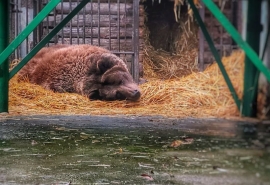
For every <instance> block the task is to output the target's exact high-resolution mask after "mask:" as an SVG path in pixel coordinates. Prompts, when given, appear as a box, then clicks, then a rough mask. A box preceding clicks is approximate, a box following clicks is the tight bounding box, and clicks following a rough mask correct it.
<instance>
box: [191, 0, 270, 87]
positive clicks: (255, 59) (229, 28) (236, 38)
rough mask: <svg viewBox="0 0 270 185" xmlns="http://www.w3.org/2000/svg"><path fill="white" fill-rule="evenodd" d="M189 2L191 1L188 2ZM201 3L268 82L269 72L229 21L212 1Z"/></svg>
mask: <svg viewBox="0 0 270 185" xmlns="http://www.w3.org/2000/svg"><path fill="white" fill-rule="evenodd" d="M189 2H191V1H190V0H189ZM202 2H203V3H204V4H205V6H206V7H207V8H208V9H209V10H210V11H211V12H212V14H213V15H214V16H215V17H216V19H217V20H218V21H219V22H220V24H221V25H222V26H223V27H224V28H225V30H226V31H227V32H228V33H229V34H230V35H231V37H232V38H233V39H234V41H235V42H236V43H237V44H238V45H239V47H241V48H242V49H243V50H244V52H245V53H246V55H247V57H248V58H249V59H250V61H251V62H252V63H253V64H254V65H255V66H256V67H257V68H258V69H259V70H260V71H261V72H262V73H263V74H264V75H265V77H266V79H267V80H268V81H269V82H270V70H269V69H267V67H266V66H265V65H264V64H263V62H262V61H261V60H260V58H259V57H258V55H257V53H256V52H255V51H254V50H253V49H252V48H251V47H250V46H249V45H248V44H247V43H246V42H245V41H244V40H243V39H242V37H241V35H240V34H239V33H238V31H237V30H236V29H235V28H234V26H233V25H232V24H231V23H230V21H229V20H228V19H227V18H226V17H225V16H224V15H223V13H222V12H221V11H220V10H219V8H218V7H217V6H216V4H215V3H214V2H213V1H212V0H202Z"/></svg>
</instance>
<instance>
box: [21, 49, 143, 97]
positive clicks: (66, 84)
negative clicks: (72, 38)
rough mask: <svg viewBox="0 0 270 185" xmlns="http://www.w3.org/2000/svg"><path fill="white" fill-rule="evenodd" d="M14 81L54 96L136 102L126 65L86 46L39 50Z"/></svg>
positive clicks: (136, 91)
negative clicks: (34, 85) (44, 90)
mask: <svg viewBox="0 0 270 185" xmlns="http://www.w3.org/2000/svg"><path fill="white" fill-rule="evenodd" d="M18 79H19V80H24V79H29V82H31V83H34V84H38V85H41V86H42V87H44V88H45V89H50V90H52V91H55V92H70V93H78V94H81V95H84V96H87V97H88V98H89V99H91V100H96V99H99V100H108V101H110V100H131V101H137V100H139V99H140V96H141V92H140V89H139V87H138V85H137V84H136V83H135V82H134V81H133V78H132V76H131V75H130V73H129V71H128V69H127V66H126V64H125V63H124V61H123V60H122V59H120V58H119V57H117V56H116V55H114V54H112V53H111V52H110V51H108V50H106V49H104V48H101V47H97V46H92V45H87V44H82V45H60V44H59V45H55V46H51V47H45V48H43V49H41V50H40V51H39V52H38V53H37V54H36V55H35V56H34V57H33V58H32V59H31V60H30V61H29V62H28V63H27V64H26V65H25V66H24V67H23V68H22V69H21V71H20V72H19V73H18Z"/></svg>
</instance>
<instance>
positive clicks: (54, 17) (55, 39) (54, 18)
mask: <svg viewBox="0 0 270 185" xmlns="http://www.w3.org/2000/svg"><path fill="white" fill-rule="evenodd" d="M55 26H56V8H54V9H53V27H55ZM53 42H54V44H57V43H58V34H57V35H55V36H54V39H53Z"/></svg>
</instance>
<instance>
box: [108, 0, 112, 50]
mask: <svg viewBox="0 0 270 185" xmlns="http://www.w3.org/2000/svg"><path fill="white" fill-rule="evenodd" d="M108 4H109V50H110V51H111V49H112V48H111V44H112V43H111V35H112V32H111V2H110V0H108Z"/></svg>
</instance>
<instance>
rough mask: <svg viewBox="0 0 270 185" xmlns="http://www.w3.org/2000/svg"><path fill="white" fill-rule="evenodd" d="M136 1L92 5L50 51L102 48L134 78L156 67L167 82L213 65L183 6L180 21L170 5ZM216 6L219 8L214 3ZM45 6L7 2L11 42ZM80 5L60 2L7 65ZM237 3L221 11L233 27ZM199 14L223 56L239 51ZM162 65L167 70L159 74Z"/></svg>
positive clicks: (25, 0)
mask: <svg viewBox="0 0 270 185" xmlns="http://www.w3.org/2000/svg"><path fill="white" fill-rule="evenodd" d="M136 2H138V1H135V0H134V1H133V0H91V1H90V2H89V3H88V4H87V5H86V6H85V7H84V8H83V10H81V11H80V12H79V14H78V15H76V16H75V17H74V18H73V19H72V20H71V21H70V22H69V23H68V24H67V25H66V26H65V27H64V28H63V29H62V30H61V31H60V32H58V33H57V34H56V35H55V37H54V38H53V39H52V40H50V42H49V43H48V46H49V45H54V44H57V43H60V44H64V43H69V44H84V43H86V44H92V45H97V46H101V47H104V48H106V49H108V50H111V51H112V52H113V53H115V54H117V55H118V56H120V57H121V58H122V59H124V61H126V62H127V64H128V66H129V68H130V71H131V72H132V74H133V76H137V78H138V76H143V73H145V71H146V70H147V69H144V70H143V62H144V63H147V65H149V66H151V67H152V68H155V72H156V73H158V74H160V75H161V76H164V74H165V76H167V77H173V76H182V75H186V74H189V73H190V72H191V71H195V70H196V69H197V68H198V67H199V68H200V70H204V69H205V67H206V66H208V65H209V64H211V63H212V62H213V57H212V55H211V53H210V50H209V48H208V46H207V44H206V42H205V41H204V37H203V35H202V34H201V33H200V32H199V29H198V26H197V24H196V21H195V20H194V19H193V18H192V17H191V16H190V15H189V12H188V11H189V10H188V4H187V3H186V1H185V2H184V3H183V4H179V5H178V10H180V14H179V17H180V18H179V21H178V22H176V19H175V15H174V4H175V1H173V0H161V1H157V0H154V1H152V0H141V1H140V4H139V5H138V3H136ZM215 2H216V3H217V4H218V3H219V1H218V0H216V1H215ZM47 3H48V0H42V1H36V0H13V1H11V3H10V5H11V8H10V10H11V11H10V19H11V22H10V23H11V24H10V36H11V39H13V38H14V37H15V36H17V35H18V34H19V33H20V32H21V31H22V30H23V29H24V28H25V27H26V25H27V24H29V22H30V21H31V20H32V19H33V17H35V16H36V15H37V14H38V13H39V12H40V11H41V9H42V8H43V7H44V6H45V5H46V4H47ZM78 3H80V0H62V2H61V3H60V4H59V5H58V6H57V7H56V8H55V9H54V10H53V11H52V12H51V13H50V14H49V15H48V16H47V17H46V18H45V19H44V20H43V22H42V24H40V25H39V26H38V27H37V29H35V30H34V32H33V33H32V34H31V35H30V36H29V37H28V38H27V39H26V41H25V42H23V43H22V44H21V45H20V47H19V48H18V49H17V50H16V51H15V53H14V54H13V56H12V57H11V59H10V60H11V61H12V60H13V59H21V58H23V57H24V56H26V54H27V53H28V52H29V51H30V50H31V49H32V48H33V47H34V46H35V45H36V44H37V43H38V42H39V41H40V40H41V39H43V38H44V37H45V36H46V35H47V34H48V33H49V32H50V31H51V30H52V29H53V28H54V27H55V26H56V25H57V24H59V23H60V21H61V20H62V19H63V18H64V17H66V16H67V15H68V13H70V12H71V11H72V10H73V9H74V8H75V7H76V6H77V4H78ZM240 3H241V2H240V1H237V2H236V1H233V0H228V1H226V4H224V6H223V7H221V8H222V9H223V12H224V13H225V15H227V17H228V18H229V19H230V20H231V21H232V22H233V23H234V25H235V26H238V25H239V22H240V21H241V19H240V18H241V16H239V15H240V12H241V11H240V10H241V8H240V6H239V4H240ZM218 5H219V4H218ZM219 6H221V5H219ZM199 10H200V12H201V15H202V17H203V18H204V20H205V23H206V26H207V28H208V30H209V31H210V33H211V34H212V37H213V39H214V42H215V45H216V47H217V49H218V50H219V51H220V54H221V56H228V55H229V54H230V53H231V52H232V51H233V50H234V49H235V48H237V47H236V45H235V44H234V43H233V41H232V39H231V37H230V36H229V35H228V34H227V33H226V32H225V31H224V30H223V28H222V27H221V25H220V24H219V23H218V22H217V21H216V20H215V19H214V18H213V16H212V15H211V13H210V12H209V11H207V10H205V8H204V6H203V5H202V6H201V7H199ZM238 17H240V18H238ZM237 18H238V19H237ZM238 27H239V26H238ZM136 33H137V34H136ZM149 48H150V49H149ZM157 54H158V55H160V56H161V57H158V56H157ZM164 61H165V64H164ZM153 63H154V65H153ZM164 66H171V67H170V68H168V69H165V70H164V69H160V68H161V67H164ZM146 73H147V71H146Z"/></svg>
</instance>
